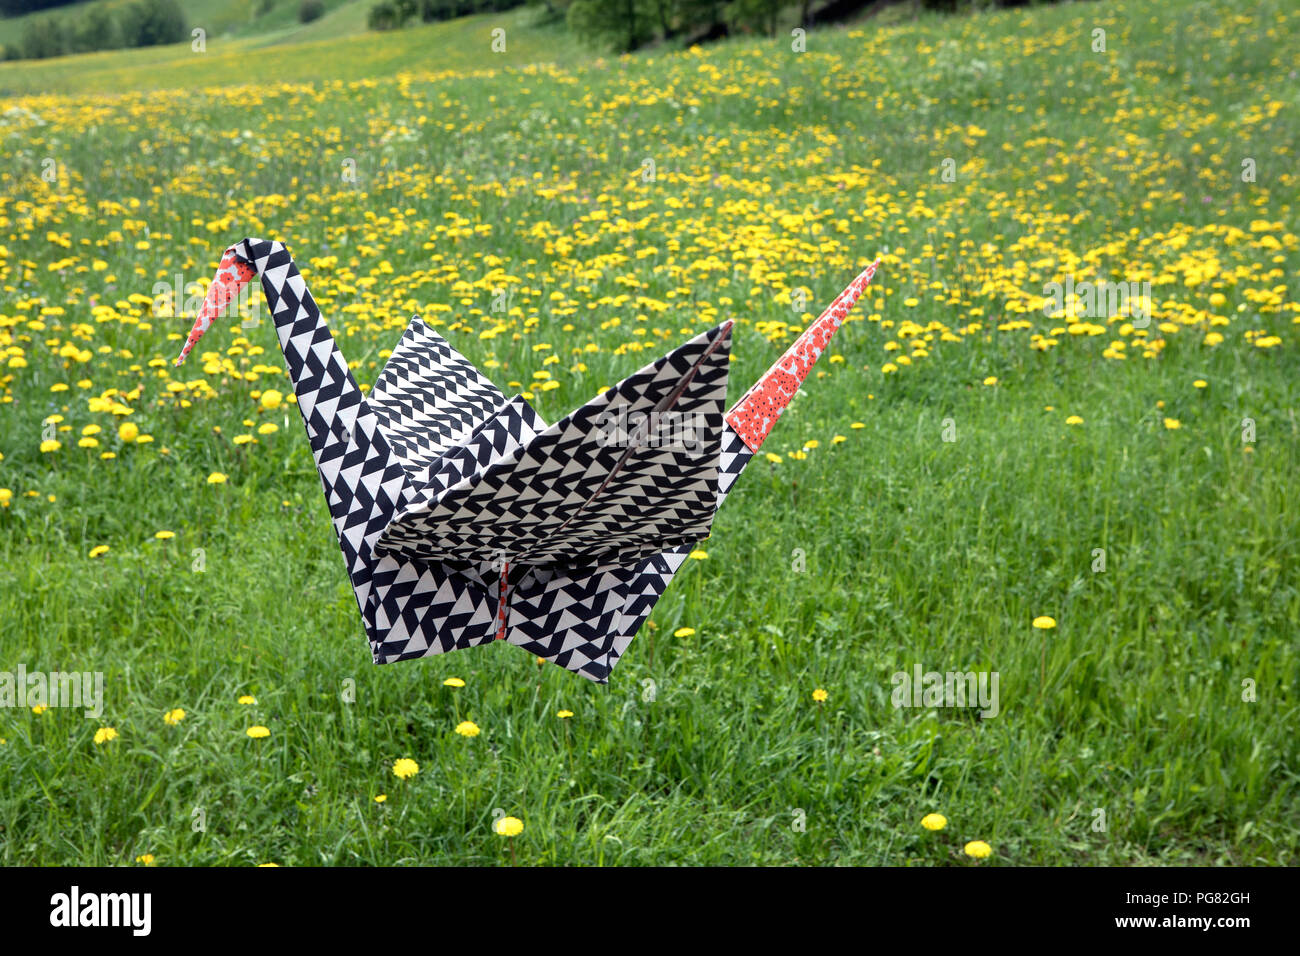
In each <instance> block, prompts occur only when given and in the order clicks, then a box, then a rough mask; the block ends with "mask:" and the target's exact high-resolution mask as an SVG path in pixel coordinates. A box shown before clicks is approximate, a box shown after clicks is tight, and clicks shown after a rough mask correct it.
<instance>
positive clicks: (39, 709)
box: [32, 704, 47, 717]
mask: <svg viewBox="0 0 1300 956" xmlns="http://www.w3.org/2000/svg"><path fill="white" fill-rule="evenodd" d="M46 710H47V708H46V706H45V705H44V704H35V705H33V706H32V713H33V714H35V715H36V716H37V717H39V716H41V714H43V713H45V711H46Z"/></svg>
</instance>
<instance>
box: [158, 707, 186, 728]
mask: <svg viewBox="0 0 1300 956" xmlns="http://www.w3.org/2000/svg"><path fill="white" fill-rule="evenodd" d="M184 719H185V711H183V710H181V709H180V708H179V707H175V708H173V709H172V710H169V711H167V713H165V714H163V723H165V724H167V726H169V727H175V726H176V725H177V724H179V723H180V722H181V721H182V720H184Z"/></svg>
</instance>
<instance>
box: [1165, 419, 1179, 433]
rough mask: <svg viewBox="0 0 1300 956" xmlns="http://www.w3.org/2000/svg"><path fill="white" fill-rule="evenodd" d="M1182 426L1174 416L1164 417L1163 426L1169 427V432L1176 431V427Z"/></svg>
mask: <svg viewBox="0 0 1300 956" xmlns="http://www.w3.org/2000/svg"><path fill="white" fill-rule="evenodd" d="M1182 427H1183V423H1182V422H1180V421H1179V420H1178V419H1176V418H1166V419H1165V428H1167V429H1169V430H1170V431H1171V432H1176V431H1178V429H1180V428H1182Z"/></svg>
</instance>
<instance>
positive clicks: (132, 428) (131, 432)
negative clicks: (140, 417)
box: [117, 422, 140, 444]
mask: <svg viewBox="0 0 1300 956" xmlns="http://www.w3.org/2000/svg"><path fill="white" fill-rule="evenodd" d="M117 437H118V438H120V439H122V441H124V442H126V443H127V444H130V443H131V442H133V441H135V440H136V439H137V438H139V437H140V428H139V426H138V425H136V423H135V422H123V423H122V424H121V425H118V426H117Z"/></svg>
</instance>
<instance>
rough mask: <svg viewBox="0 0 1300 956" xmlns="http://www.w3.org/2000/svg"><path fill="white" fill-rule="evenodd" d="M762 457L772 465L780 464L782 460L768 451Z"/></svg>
mask: <svg viewBox="0 0 1300 956" xmlns="http://www.w3.org/2000/svg"><path fill="white" fill-rule="evenodd" d="M764 457H765V458H767V460H768V461H770V462H771V463H772V464H774V465H779V464H781V460H782V459H781V456H780V455H774V454H772V453H771V452H770V451H769V452H768V453H767V454H766V455H765V456H764Z"/></svg>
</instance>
